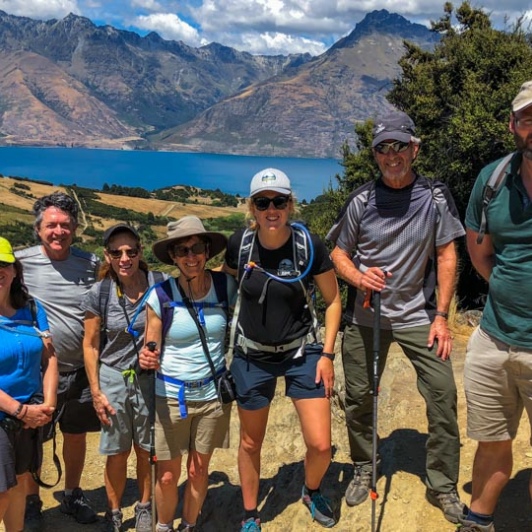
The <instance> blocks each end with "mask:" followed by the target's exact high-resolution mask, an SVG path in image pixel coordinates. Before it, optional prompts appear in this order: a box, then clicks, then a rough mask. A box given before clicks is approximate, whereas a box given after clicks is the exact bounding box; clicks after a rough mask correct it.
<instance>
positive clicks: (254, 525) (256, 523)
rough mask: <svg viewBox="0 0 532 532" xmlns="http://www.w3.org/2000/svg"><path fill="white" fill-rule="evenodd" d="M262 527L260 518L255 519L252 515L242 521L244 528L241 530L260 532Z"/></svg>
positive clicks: (243, 531) (244, 531)
mask: <svg viewBox="0 0 532 532" xmlns="http://www.w3.org/2000/svg"><path fill="white" fill-rule="evenodd" d="M261 530H262V529H261V527H260V519H254V518H253V517H250V518H249V519H247V520H246V521H242V528H241V529H240V532H260V531H261Z"/></svg>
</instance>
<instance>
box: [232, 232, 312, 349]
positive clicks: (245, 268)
mask: <svg viewBox="0 0 532 532" xmlns="http://www.w3.org/2000/svg"><path fill="white" fill-rule="evenodd" d="M290 228H291V230H292V263H293V264H294V267H295V268H296V269H295V270H293V271H289V272H283V273H284V275H285V276H286V277H288V276H292V275H296V277H298V276H301V278H300V279H299V280H298V282H299V284H300V286H301V288H302V290H303V294H304V295H305V299H306V302H307V309H308V311H309V313H310V316H311V329H312V331H313V333H314V338H315V341H316V342H317V343H319V342H320V333H319V323H318V316H317V314H316V309H315V308H314V301H313V299H314V297H315V287H314V282H313V281H312V280H311V281H310V282H309V283H308V288H307V287H306V286H305V283H304V282H303V278H304V277H306V275H308V273H309V272H310V268H311V266H312V264H311V263H310V260H311V255H312V254H313V253H311V246H312V241H311V237H310V233H309V232H308V229H307V228H306V227H305V226H304V225H303V224H301V223H299V222H292V223H290ZM256 236H257V231H254V230H252V229H249V228H248V229H246V230H245V231H244V234H243V235H242V240H241V241H240V248H239V250H238V265H237V274H236V278H237V281H239V282H238V293H237V300H236V303H235V311H234V314H233V320H232V322H231V333H230V339H229V349H228V351H229V359H231V358H232V354H233V349H234V346H235V340H236V329H237V326H238V316H239V314H240V302H241V297H242V295H241V293H242V290H241V288H242V282H243V281H244V279H245V278H246V275H247V274H248V272H250V271H251V269H253V267H254V266H252V262H251V256H252V253H253V248H254V245H255V239H256ZM281 275H282V274H281ZM278 280H279V281H280V282H283V281H282V279H278ZM286 282H291V281H290V280H289V279H287V280H286Z"/></svg>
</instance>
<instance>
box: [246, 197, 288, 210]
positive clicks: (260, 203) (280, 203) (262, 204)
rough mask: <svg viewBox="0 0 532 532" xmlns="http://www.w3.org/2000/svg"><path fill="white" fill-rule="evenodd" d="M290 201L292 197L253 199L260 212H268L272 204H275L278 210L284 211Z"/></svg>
mask: <svg viewBox="0 0 532 532" xmlns="http://www.w3.org/2000/svg"><path fill="white" fill-rule="evenodd" d="M290 199H291V198H290V196H275V198H271V199H270V198H265V197H264V196H261V197H259V198H253V205H255V207H256V208H257V210H258V211H266V210H268V208H269V207H270V203H273V206H274V207H275V208H276V209H278V210H283V209H286V207H287V206H288V202H289V201H290Z"/></svg>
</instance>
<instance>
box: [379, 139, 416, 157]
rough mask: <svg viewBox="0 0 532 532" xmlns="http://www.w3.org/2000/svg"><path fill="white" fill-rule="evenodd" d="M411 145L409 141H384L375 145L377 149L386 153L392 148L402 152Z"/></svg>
mask: <svg viewBox="0 0 532 532" xmlns="http://www.w3.org/2000/svg"><path fill="white" fill-rule="evenodd" d="M408 146H410V143H409V142H401V141H397V142H382V143H381V144H377V145H376V146H375V151H377V152H379V153H382V154H384V155H386V154H387V153H388V152H389V151H390V150H393V151H394V152H395V153H402V152H404V151H406V150H407V149H408Z"/></svg>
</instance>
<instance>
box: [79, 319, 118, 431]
mask: <svg viewBox="0 0 532 532" xmlns="http://www.w3.org/2000/svg"><path fill="white" fill-rule="evenodd" d="M84 324H85V333H84V336H83V360H84V362H85V372H86V373H87V379H88V380H89V385H90V389H91V395H92V403H93V406H94V410H96V414H97V415H98V418H99V420H100V421H101V422H102V423H103V424H104V425H110V424H111V420H110V419H109V415H114V413H115V410H114V408H113V407H112V406H111V405H110V404H109V401H108V399H107V397H106V395H105V394H104V393H103V392H102V390H101V388H100V378H99V376H98V372H99V358H100V324H101V318H100V317H99V316H96V315H95V314H93V313H92V312H86V313H85V321H84Z"/></svg>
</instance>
